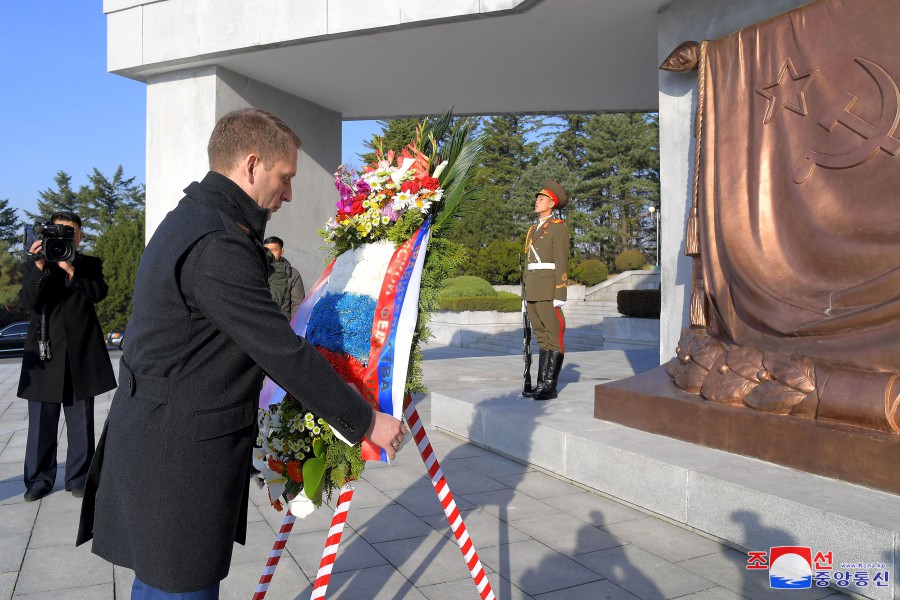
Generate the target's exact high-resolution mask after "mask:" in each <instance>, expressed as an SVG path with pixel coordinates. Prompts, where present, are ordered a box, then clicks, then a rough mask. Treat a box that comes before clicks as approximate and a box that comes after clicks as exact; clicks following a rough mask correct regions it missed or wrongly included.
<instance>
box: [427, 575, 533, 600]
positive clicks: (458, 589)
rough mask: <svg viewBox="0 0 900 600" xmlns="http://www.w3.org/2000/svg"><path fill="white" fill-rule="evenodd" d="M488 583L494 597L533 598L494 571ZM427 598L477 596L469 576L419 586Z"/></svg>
mask: <svg viewBox="0 0 900 600" xmlns="http://www.w3.org/2000/svg"><path fill="white" fill-rule="evenodd" d="M488 583H489V584H490V586H491V589H492V590H493V592H494V597H495V598H502V599H503V600H533V598H532V597H531V596H529V595H528V594H526V593H525V592H523V591H522V590H520V589H519V588H517V587H516V586H514V585H513V584H511V583H510V582H509V581H508V580H506V579H504V578H502V577H499V576H498V575H497V574H496V573H492V574H491V575H490V576H488ZM419 591H420V592H422V593H423V594H424V595H425V596H426V597H427V598H428V600H459V599H460V598H478V595H477V594H476V587H475V583H474V582H473V581H472V578H471V577H466V578H465V579H457V580H456V581H448V582H447V583H438V584H436V585H427V586H423V587H420V588H419Z"/></svg>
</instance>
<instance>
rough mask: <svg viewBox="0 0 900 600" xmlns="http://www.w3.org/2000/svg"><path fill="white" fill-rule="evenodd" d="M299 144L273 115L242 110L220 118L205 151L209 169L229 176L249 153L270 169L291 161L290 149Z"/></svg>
mask: <svg viewBox="0 0 900 600" xmlns="http://www.w3.org/2000/svg"><path fill="white" fill-rule="evenodd" d="M300 145H301V142H300V137H299V136H298V135H297V134H296V133H294V132H293V130H292V129H291V128H290V127H288V126H287V124H286V123H285V122H284V121H282V120H281V119H279V118H278V117H276V116H275V115H273V114H272V113H270V112H268V111H265V110H262V109H261V108H242V109H240V110H236V111H233V112H230V113H228V114H227V115H225V116H224V117H222V118H221V119H219V122H218V123H216V126H215V127H214V128H213V132H212V135H210V136H209V144H208V145H207V146H206V152H207V154H208V155H209V168H210V170H211V171H215V172H216V173H221V174H222V175H229V174H231V173H232V172H233V171H234V170H235V169H236V168H237V166H238V164H239V163H240V160H241V159H242V158H243V157H245V156H247V155H248V154H256V155H257V156H258V157H259V159H260V161H262V163H263V165H264V166H265V169H266V170H269V169H271V168H272V166H273V165H274V164H275V163H276V162H278V161H279V160H289V159H290V156H291V149H298V148H300Z"/></svg>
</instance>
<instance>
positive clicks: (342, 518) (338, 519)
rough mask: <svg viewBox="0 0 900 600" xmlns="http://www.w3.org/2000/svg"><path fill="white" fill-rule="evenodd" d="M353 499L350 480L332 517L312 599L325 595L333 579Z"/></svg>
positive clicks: (345, 485) (342, 491)
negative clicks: (332, 572) (335, 560)
mask: <svg viewBox="0 0 900 600" xmlns="http://www.w3.org/2000/svg"><path fill="white" fill-rule="evenodd" d="M351 500H353V482H352V481H348V482H347V483H345V484H344V487H342V488H341V493H340V496H339V497H338V503H337V506H336V507H335V509H334V516H333V517H332V518H331V529H329V530H328V539H326V540H325V552H324V553H323V554H322V561H321V562H320V563H319V572H318V573H316V581H315V583H314V584H313V592H312V596H310V600H318V599H319V598H324V597H325V591H326V590H327V589H328V582H329V581H331V569H332V568H333V567H334V559H335V557H336V556H337V551H338V546H340V545H341V535H343V533H344V524H345V523H346V522H347V513H348V512H349V511H350V501H351Z"/></svg>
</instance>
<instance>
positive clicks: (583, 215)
mask: <svg viewBox="0 0 900 600" xmlns="http://www.w3.org/2000/svg"><path fill="white" fill-rule="evenodd" d="M584 129H585V133H586V134H587V137H586V155H585V167H584V170H583V173H582V178H583V183H582V185H580V186H578V193H579V203H578V207H577V210H575V211H573V213H572V233H573V242H574V245H575V246H577V247H578V249H579V252H580V253H582V254H583V255H584V256H586V257H587V256H591V257H594V256H596V257H601V258H602V260H604V261H605V262H606V263H607V264H608V265H611V264H613V259H614V258H615V256H616V255H617V254H619V253H620V252H621V251H622V250H625V249H628V248H643V247H644V246H645V242H646V239H645V235H646V232H645V228H644V223H643V221H644V220H645V217H646V214H647V207H648V206H650V205H651V204H658V202H659V124H658V122H657V119H656V117H655V115H646V114H638V113H630V114H605V115H594V116H592V117H590V118H589V119H588V120H587V122H586V123H585V127H584Z"/></svg>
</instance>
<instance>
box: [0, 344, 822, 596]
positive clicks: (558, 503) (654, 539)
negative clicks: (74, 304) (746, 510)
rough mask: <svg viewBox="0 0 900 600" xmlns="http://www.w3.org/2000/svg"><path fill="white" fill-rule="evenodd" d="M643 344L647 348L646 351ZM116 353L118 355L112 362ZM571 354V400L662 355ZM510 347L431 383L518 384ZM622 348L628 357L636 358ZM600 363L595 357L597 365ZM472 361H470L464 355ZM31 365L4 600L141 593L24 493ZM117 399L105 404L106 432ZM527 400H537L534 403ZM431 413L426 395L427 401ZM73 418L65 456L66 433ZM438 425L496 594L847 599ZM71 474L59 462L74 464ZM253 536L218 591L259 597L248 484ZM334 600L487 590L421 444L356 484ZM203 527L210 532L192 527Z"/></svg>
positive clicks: (9, 425) (74, 510)
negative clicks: (502, 369)
mask: <svg viewBox="0 0 900 600" xmlns="http://www.w3.org/2000/svg"><path fill="white" fill-rule="evenodd" d="M642 353H643V354H642ZM119 354H120V353H119V352H118V351H114V352H113V353H112V357H113V360H114V363H117V362H118V357H119ZM581 354H582V353H578V352H570V353H569V354H568V355H567V356H566V359H567V363H566V365H567V366H566V368H565V370H564V377H563V380H564V381H565V382H567V386H566V388H567V389H568V391H567V392H565V393H564V395H563V397H562V398H561V399H560V400H558V402H563V401H564V399H565V394H567V393H571V394H585V393H591V394H592V386H593V383H594V382H595V381H602V380H612V379H618V378H621V377H627V376H629V375H632V374H633V373H635V372H639V371H642V370H645V369H648V368H651V367H653V366H655V365H656V359H655V356H654V355H655V354H656V352H655V351H650V352H649V353H648V352H647V351H639V352H637V353H628V354H624V355H623V353H622V352H621V351H610V353H608V354H607V353H603V352H591V353H583V354H584V356H585V359H586V361H585V364H581V361H580V360H579V356H580V355H581ZM496 356H497V355H495V354H492V353H490V352H484V351H477V350H465V349H458V348H429V349H426V351H425V359H426V362H425V365H424V371H425V378H426V383H427V384H428V385H429V387H431V388H432V389H435V390H436V389H439V388H440V389H443V390H452V389H453V388H454V387H455V385H456V383H459V382H466V383H467V385H468V386H472V385H474V386H478V385H483V383H481V382H484V381H488V380H489V381H491V383H492V385H493V386H496V385H504V384H506V385H510V386H513V388H515V386H516V385H517V384H518V376H517V374H515V373H512V374H509V373H496V365H494V364H493V363H492V360H493V358H492V357H496ZM623 356H625V358H626V360H623V358H622V357H623ZM588 357H589V360H588ZM459 359H466V360H459ZM18 374H19V360H18V359H3V360H0V600H7V599H10V598H23V599H29V600H44V599H54V600H75V599H91V600H93V599H98V600H104V599H110V598H119V599H123V598H128V597H129V594H130V586H131V581H132V578H133V574H132V572H131V571H130V570H128V569H123V568H120V567H114V566H112V565H110V564H109V563H107V562H105V561H103V560H101V559H99V558H97V557H96V556H94V555H93V554H91V553H90V551H89V549H88V548H87V547H86V546H82V547H79V548H76V547H75V546H74V538H75V532H76V528H77V516H78V511H79V507H80V501H79V500H78V499H76V498H73V497H72V496H71V494H69V493H67V492H64V491H62V490H61V482H62V479H63V477H62V473H60V474H59V477H58V478H57V487H56V489H55V491H54V493H52V494H51V495H49V496H47V497H46V498H44V499H42V500H40V501H38V502H30V503H29V502H24V500H23V498H22V494H23V493H24V485H23V484H22V481H21V477H22V460H23V456H24V448H25V435H26V419H27V417H26V413H27V411H26V403H25V402H24V401H21V400H18V399H17V398H16V397H15V392H16V385H17V382H18ZM110 400H111V394H105V395H104V396H102V397H98V398H97V399H96V420H97V432H98V435H99V432H100V430H101V425H102V422H103V420H104V419H105V417H106V413H107V411H108V409H109V403H110ZM523 402H524V400H523ZM417 406H418V410H419V412H420V414H421V416H422V419H423V422H424V423H426V424H428V423H430V402H429V399H428V398H423V399H420V400H419V401H418V403H417ZM62 429H63V425H62V423H61V425H60V436H61V437H60V440H61V442H60V452H59V458H60V460H61V461H62V460H64V457H65V435H64V432H63V430H62ZM428 434H429V437H430V440H431V442H432V445H433V446H434V448H435V451H436V454H437V456H438V458H439V460H440V462H441V466H442V467H443V470H444V473H445V474H446V477H447V480H448V483H449V485H450V488H451V490H452V492H453V493H454V495H455V497H456V501H457V504H458V506H459V507H460V510H461V511H462V513H463V517H464V519H465V522H466V525H467V527H468V529H469V532H470V534H471V536H472V539H473V541H474V543H475V547H476V549H477V551H478V553H479V556H480V558H481V561H482V563H483V564H484V565H485V567H486V570H487V573H488V578H489V580H490V582H491V585H492V587H493V589H494V592H495V595H496V596H497V597H498V598H501V599H503V600H507V599H528V598H534V599H536V600H558V599H563V598H565V600H581V599H585V600H587V599H591V600H594V599H611V600H612V599H623V600H625V599H629V600H635V599H637V598H640V599H642V600H657V599H669V598H685V599H696V600H730V599H736V598H741V597H745V598H751V599H753V600H756V599H767V598H775V597H776V596H788V597H790V598H791V599H792V600H795V599H796V600H801V599H812V598H821V597H825V596H829V595H835V594H837V592H835V591H834V590H832V589H830V588H825V589H812V590H804V591H791V592H787V593H778V592H775V591H773V590H771V589H769V587H768V580H767V577H766V573H765V572H761V573H760V572H754V571H747V570H746V569H745V568H744V565H745V564H746V558H747V557H746V555H745V554H743V553H742V552H740V551H738V550H735V549H733V548H730V547H728V546H726V545H724V544H723V543H721V542H718V541H715V540H712V539H709V538H707V537H703V536H700V535H697V534H695V533H692V532H690V531H688V530H686V529H682V528H680V527H677V526H675V525H673V524H671V523H669V522H666V521H665V520H662V519H659V518H656V517H654V516H651V515H649V514H647V513H644V512H641V511H639V510H635V509H634V508H631V507H628V506H625V505H624V504H620V503H617V502H615V501H613V500H611V499H608V498H605V497H602V496H600V495H597V494H595V493H592V492H589V491H586V490H585V489H583V488H580V487H577V486H575V485H572V484H570V483H567V482H565V481H563V480H561V479H558V478H555V477H554V476H553V475H552V474H550V473H547V472H542V471H540V470H537V469H535V468H533V467H530V466H527V465H523V464H520V463H518V462H515V461H512V460H509V459H507V458H504V457H502V456H500V455H497V454H493V453H491V452H489V451H487V450H485V449H483V448H480V447H478V446H475V445H473V444H470V443H467V442H466V441H465V440H462V439H459V438H457V437H454V436H451V435H448V434H446V433H442V432H440V431H437V430H435V429H433V428H429V429H428ZM61 468H62V466H61ZM250 500H251V505H250V507H249V512H250V523H249V528H248V540H247V545H246V546H240V545H236V546H235V548H234V555H233V558H232V565H231V573H230V575H229V576H228V578H227V579H226V580H225V581H224V582H223V583H222V588H221V597H222V598H226V599H232V598H233V599H241V600H247V599H249V598H250V597H251V596H252V594H253V591H254V589H255V587H256V583H257V581H258V579H259V575H260V571H261V569H262V566H263V565H264V563H265V560H266V557H267V556H268V553H269V551H270V549H271V547H272V544H273V542H274V540H275V532H276V531H277V530H278V528H279V527H280V524H281V520H282V517H283V516H282V515H281V514H279V513H277V512H276V511H275V510H274V509H272V508H271V507H270V506H269V505H268V502H267V501H266V498H265V496H264V493H263V492H261V491H259V490H257V489H256V487H255V486H252V487H251V499H250ZM331 515H332V509H331V508H329V507H326V506H323V508H322V509H321V510H319V511H317V512H316V513H315V514H313V515H312V516H310V517H308V518H306V519H303V520H300V521H298V522H297V523H296V524H295V526H294V531H293V534H292V535H291V538H290V540H289V541H288V544H287V551H286V552H285V554H284V556H283V557H282V560H281V562H280V564H279V566H278V569H277V571H276V574H275V577H274V580H273V582H272V585H271V587H270V588H269V592H268V594H267V596H266V598H270V599H272V600H288V599H291V600H293V599H301V598H302V599H305V598H309V595H310V593H311V590H312V587H311V581H312V580H313V579H314V578H315V574H316V570H317V567H318V562H319V558H320V557H321V553H322V548H323V544H324V540H325V534H326V531H327V529H328V526H329V523H330V519H331ZM347 524H348V525H347V527H346V528H345V530H344V538H343V541H342V543H341V547H340V551H339V552H338V555H337V562H336V563H335V567H334V575H333V577H332V581H331V584H330V586H329V588H328V594H329V597H332V598H347V599H354V600H356V599H358V600H369V599H384V600H399V599H407V598H408V599H428V600H439V599H446V600H456V599H463V598H473V599H474V598H478V594H477V593H476V590H475V587H474V585H473V583H472V581H471V579H470V577H469V573H468V570H467V568H466V567H465V564H464V562H463V560H462V557H461V554H460V551H459V548H458V547H457V545H456V543H455V541H453V538H452V535H451V533H450V530H449V527H448V525H447V521H446V519H445V517H444V515H443V512H442V510H441V507H440V504H439V503H438V500H437V497H436V495H435V493H434V491H433V489H432V487H431V485H430V482H429V480H428V478H427V476H426V474H425V469H424V466H423V464H422V461H421V459H420V458H419V456H418V453H417V452H416V449H415V446H413V445H412V444H409V445H407V446H406V447H405V448H404V449H403V450H402V451H401V453H400V455H399V457H398V460H396V461H395V463H394V464H393V465H390V466H388V465H380V464H374V465H370V466H369V467H368V468H367V469H366V471H365V473H364V475H363V479H362V480H361V481H360V482H359V483H358V486H357V488H356V493H355V495H354V498H353V502H352V504H351V507H350V514H349V518H348V521H347ZM185 533H186V535H202V532H185Z"/></svg>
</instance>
